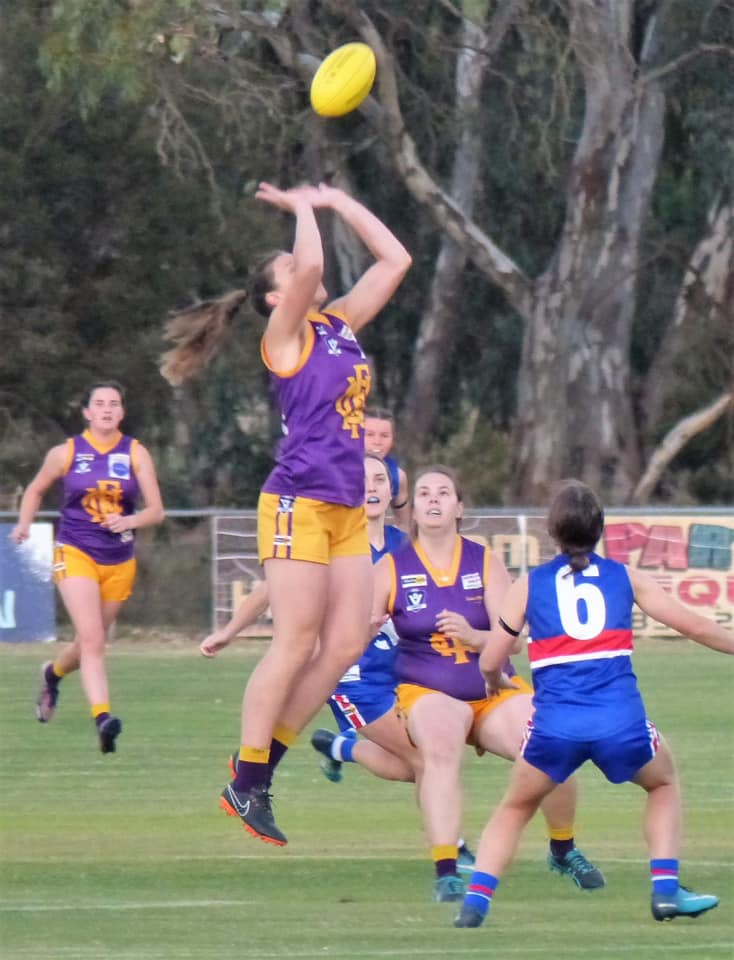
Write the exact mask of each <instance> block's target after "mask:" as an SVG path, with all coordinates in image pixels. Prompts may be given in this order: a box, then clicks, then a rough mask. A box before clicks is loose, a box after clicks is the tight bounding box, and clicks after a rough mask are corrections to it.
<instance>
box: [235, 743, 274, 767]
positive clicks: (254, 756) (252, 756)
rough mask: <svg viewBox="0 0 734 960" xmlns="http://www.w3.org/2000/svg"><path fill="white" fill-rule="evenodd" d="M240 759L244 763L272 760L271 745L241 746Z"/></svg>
mask: <svg viewBox="0 0 734 960" xmlns="http://www.w3.org/2000/svg"><path fill="white" fill-rule="evenodd" d="M240 760H241V761H242V762H243V763H267V762H268V761H269V760H270V747H246V746H245V745H244V744H242V746H241V747H240Z"/></svg>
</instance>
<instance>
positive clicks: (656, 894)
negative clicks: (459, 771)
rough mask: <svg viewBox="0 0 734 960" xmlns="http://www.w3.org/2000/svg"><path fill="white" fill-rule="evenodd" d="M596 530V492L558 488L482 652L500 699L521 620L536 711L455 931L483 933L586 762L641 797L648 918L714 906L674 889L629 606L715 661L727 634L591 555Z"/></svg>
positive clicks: (731, 644) (572, 484) (668, 824)
mask: <svg viewBox="0 0 734 960" xmlns="http://www.w3.org/2000/svg"><path fill="white" fill-rule="evenodd" d="M603 529H604V512H603V510H602V508H601V505H600V504H599V501H598V499H597V497H596V495H595V494H594V492H593V491H592V490H591V489H590V488H589V487H587V486H586V485H585V484H582V483H579V482H578V481H574V480H572V481H566V482H565V483H564V484H563V486H562V487H561V489H560V490H559V492H558V494H557V496H556V497H555V499H554V500H553V503H552V505H551V508H550V512H549V514H548V532H549V533H550V535H551V537H552V538H553V540H554V541H555V543H556V545H557V547H558V550H559V553H558V556H557V557H556V558H555V559H554V560H551V561H550V562H548V563H545V564H542V565H541V566H540V567H537V568H536V569H534V570H532V571H531V572H530V573H529V574H526V575H525V576H522V577H520V578H519V579H518V580H517V582H516V583H515V584H513V586H512V587H511V589H510V591H509V593H508V594H507V596H506V598H505V599H504V601H503V602H502V604H501V606H500V615H499V618H498V619H497V620H496V622H495V624H494V626H493V629H492V634H491V636H490V639H489V641H488V642H487V644H486V645H485V647H484V650H483V652H482V655H481V667H482V670H483V671H484V672H485V676H486V679H487V686H488V688H489V689H498V684H499V679H500V671H501V669H502V664H503V661H504V658H505V656H506V655H507V652H508V651H509V650H510V649H512V646H513V644H514V642H515V637H516V636H517V635H518V634H519V632H520V630H522V628H523V625H524V624H525V623H526V622H527V624H528V627H529V632H530V639H529V641H528V656H529V659H530V666H531V668H532V671H533V683H534V687H535V696H534V700H533V703H534V706H535V713H534V715H533V717H532V719H531V720H530V721H529V722H528V724H527V728H526V731H525V738H524V743H523V748H522V751H521V755H520V756H519V757H518V759H517V760H516V761H515V765H514V768H513V770H512V775H511V778H510V784H509V787H508V789H507V792H506V793H505V796H504V797H503V799H502V802H501V803H500V805H499V806H498V807H497V809H496V810H495V812H494V814H493V815H492V817H491V819H490V821H489V823H488V824H487V826H486V827H485V829H484V832H483V834H482V839H481V842H480V846H479V852H478V854H477V859H476V869H475V872H474V873H473V874H472V877H471V881H470V883H469V886H468V888H467V894H466V897H465V899H464V903H463V905H462V908H461V913H460V914H459V916H458V917H457V918H456V920H455V921H454V925H455V926H457V927H478V926H480V925H481V924H482V923H483V921H484V918H485V916H486V915H487V912H488V911H489V908H490V905H491V902H492V897H493V895H494V892H495V890H496V888H497V885H498V882H499V878H500V876H501V875H502V873H503V872H504V870H505V868H506V867H507V866H508V864H509V863H510V862H511V860H512V858H513V856H514V854H515V851H516V849H517V845H518V843H519V840H520V836H521V834H522V831H523V829H524V827H525V825H526V824H527V822H528V821H529V820H530V818H531V817H532V816H533V814H534V813H535V811H536V810H537V808H538V806H539V804H540V803H542V802H543V800H544V798H545V797H547V796H548V794H549V793H550V792H551V791H553V790H557V789H558V786H559V784H564V783H567V782H568V778H569V777H570V776H571V774H573V772H574V771H575V770H577V769H578V768H579V767H580V766H581V765H582V764H583V763H585V762H586V761H587V760H591V761H592V762H593V763H595V764H596V766H597V767H599V769H600V770H601V771H602V773H603V774H604V775H605V776H606V778H607V779H608V780H609V781H611V782H612V783H624V782H627V781H630V782H632V783H636V784H637V785H638V786H640V787H642V789H643V790H644V791H645V792H646V793H647V805H646V809H645V814H644V833H645V839H646V841H647V846H648V851H649V856H650V875H651V879H652V898H651V907H652V915H653V917H654V918H655V919H656V920H671V919H673V918H674V917H680V916H689V917H696V916H698V915H699V914H701V913H704V912H705V911H707V910H711V909H712V908H713V907H715V906H716V905H717V904H718V902H719V901H718V898H717V897H715V896H711V895H708V894H699V893H693V892H692V891H690V890H688V889H686V888H685V887H683V886H681V885H680V884H679V882H678V849H679V846H680V821H681V802H680V790H679V786H678V780H677V777H676V772H675V767H674V764H673V757H672V755H671V752H670V749H669V748H668V746H667V744H666V743H665V741H664V740H663V739H662V737H661V736H660V735H659V733H658V731H657V729H656V728H655V726H654V725H653V724H652V723H651V722H650V720H648V718H647V715H646V713H645V706H644V703H643V701H642V697H641V696H640V692H639V690H638V688H637V679H636V677H635V674H634V673H633V671H632V662H631V654H632V646H633V645H632V640H633V637H632V608H633V606H634V604H637V605H638V606H639V607H640V609H641V610H643V611H644V612H645V613H646V614H647V615H648V616H650V617H652V618H653V619H654V620H657V621H659V622H660V623H664V624H666V625H667V626H669V627H672V628H673V629H674V630H677V631H678V632H679V633H681V634H683V635H685V636H688V637H690V638H691V639H692V640H694V641H696V642H697V643H700V644H702V645H703V646H706V647H710V648H711V649H713V650H718V651H720V652H722V653H729V654H732V653H734V635H732V634H731V633H730V632H729V631H727V630H725V629H724V628H723V627H721V626H719V625H718V624H716V623H714V622H713V621H712V620H709V619H707V618H706V617H702V616H700V615H699V614H697V613H694V612H693V611H691V610H688V609H686V607H684V606H683V605H682V604H680V603H678V601H676V600H675V599H673V598H672V597H671V596H670V595H669V594H667V593H665V592H664V591H663V589H662V587H660V585H659V584H658V583H657V582H656V581H655V580H654V579H653V578H652V577H650V576H649V574H647V573H644V572H643V571H641V570H636V569H633V568H631V567H627V566H625V565H624V564H621V563H618V562H616V561H614V560H608V559H605V558H604V557H601V556H600V555H599V554H597V553H596V552H595V547H596V544H597V543H598V541H599V539H600V537H601V535H602V532H603Z"/></svg>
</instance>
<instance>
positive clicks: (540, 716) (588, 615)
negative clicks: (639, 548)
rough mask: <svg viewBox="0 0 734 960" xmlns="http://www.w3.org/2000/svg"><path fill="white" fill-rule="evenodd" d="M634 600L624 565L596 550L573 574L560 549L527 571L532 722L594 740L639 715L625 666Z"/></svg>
mask: <svg viewBox="0 0 734 960" xmlns="http://www.w3.org/2000/svg"><path fill="white" fill-rule="evenodd" d="M633 603H634V592H633V590H632V584H631V583H630V579H629V575H628V573H627V569H626V567H625V566H624V565H623V564H621V563H617V561H616V560H607V559H605V558H604V557H600V556H599V555H598V554H596V553H592V554H590V555H589V566H588V567H586V569H585V570H581V571H579V572H577V573H573V572H572V571H571V567H570V566H569V564H568V557H566V556H564V555H563V554H560V555H559V556H557V557H555V559H553V560H551V561H550V562H549V563H544V564H543V565H542V566H540V567H536V569H535V570H532V571H531V572H530V574H529V576H528V604H527V610H526V614H525V616H526V619H527V622H528V627H529V630H530V637H529V639H528V657H529V658H530V666H531V668H532V671H533V686H534V687H535V696H534V698H533V703H534V704H535V715H534V717H533V724H534V726H535V727H536V729H538V730H540V731H541V732H542V733H544V734H548V735H550V736H554V737H561V738H566V739H568V740H593V739H597V738H599V737H609V736H612V735H614V734H615V733H617V732H618V731H620V730H624V729H625V728H628V727H631V726H632V725H633V724H634V723H636V722H643V721H644V720H645V707H644V704H643V702H642V697H641V696H640V692H639V690H638V688H637V678H636V677H635V674H634V672H633V670H632V660H631V655H632V649H633V643H632V605H633Z"/></svg>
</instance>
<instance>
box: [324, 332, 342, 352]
mask: <svg viewBox="0 0 734 960" xmlns="http://www.w3.org/2000/svg"><path fill="white" fill-rule="evenodd" d="M326 349H327V350H328V351H329V356H331V357H340V356H341V355H342V348H341V347H340V346H339V341H338V340H337V339H336V337H329V339H328V340H327V341H326Z"/></svg>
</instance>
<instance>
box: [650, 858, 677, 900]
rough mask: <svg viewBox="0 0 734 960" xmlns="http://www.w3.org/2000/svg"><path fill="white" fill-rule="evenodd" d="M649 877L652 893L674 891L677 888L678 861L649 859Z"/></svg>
mask: <svg viewBox="0 0 734 960" xmlns="http://www.w3.org/2000/svg"><path fill="white" fill-rule="evenodd" d="M650 878H651V879H652V892H653V893H675V892H676V891H677V889H678V861H677V860H651V861H650Z"/></svg>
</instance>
